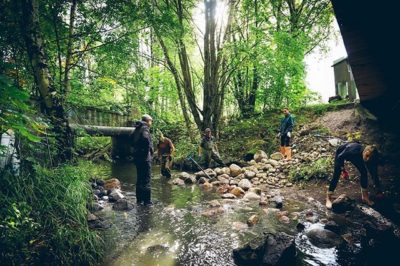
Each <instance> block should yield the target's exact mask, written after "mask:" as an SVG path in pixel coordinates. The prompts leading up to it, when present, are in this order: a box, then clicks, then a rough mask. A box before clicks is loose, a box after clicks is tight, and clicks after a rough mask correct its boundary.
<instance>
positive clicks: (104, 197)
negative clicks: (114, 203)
mask: <svg viewBox="0 0 400 266" xmlns="http://www.w3.org/2000/svg"><path fill="white" fill-rule="evenodd" d="M101 199H102V200H104V201H107V200H109V199H110V198H109V197H108V196H103V197H101Z"/></svg>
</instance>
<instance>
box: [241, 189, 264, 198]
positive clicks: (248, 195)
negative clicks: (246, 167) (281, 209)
mask: <svg viewBox="0 0 400 266" xmlns="http://www.w3.org/2000/svg"><path fill="white" fill-rule="evenodd" d="M260 198H261V197H260V195H257V194H256V193H254V192H251V191H249V192H247V193H246V194H245V195H244V197H243V199H246V200H260Z"/></svg>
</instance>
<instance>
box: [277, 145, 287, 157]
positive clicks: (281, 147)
mask: <svg viewBox="0 0 400 266" xmlns="http://www.w3.org/2000/svg"><path fill="white" fill-rule="evenodd" d="M279 152H280V153H282V155H283V157H285V155H286V154H285V147H283V146H280V147H279Z"/></svg>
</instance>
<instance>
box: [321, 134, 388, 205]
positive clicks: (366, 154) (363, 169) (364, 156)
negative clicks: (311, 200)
mask: <svg viewBox="0 0 400 266" xmlns="http://www.w3.org/2000/svg"><path fill="white" fill-rule="evenodd" d="M378 156H379V155H378V150H377V149H376V148H375V146H372V145H368V146H365V147H364V146H363V145H361V144H360V143H356V142H350V143H345V144H343V145H341V146H339V147H338V148H337V150H336V154H335V164H334V170H333V178H332V180H331V182H330V185H329V188H328V191H327V196H326V207H327V208H328V209H331V208H332V200H333V192H334V191H335V188H336V186H337V183H338V181H339V177H340V175H341V173H342V174H346V170H345V169H344V161H349V162H351V163H352V164H353V165H354V166H355V167H356V168H357V169H358V171H359V172H360V175H361V177H360V184H361V196H362V201H363V202H364V203H366V204H368V205H369V206H371V205H373V204H374V203H373V202H372V201H371V200H370V199H369V195H368V171H369V173H370V174H371V177H372V180H373V181H374V184H375V187H376V189H377V198H380V197H382V196H383V194H382V192H381V186H380V182H379V178H378Z"/></svg>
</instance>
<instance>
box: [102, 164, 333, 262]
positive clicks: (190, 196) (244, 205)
mask: <svg viewBox="0 0 400 266" xmlns="http://www.w3.org/2000/svg"><path fill="white" fill-rule="evenodd" d="M110 169H111V176H113V177H116V178H118V179H119V180H120V181H121V183H122V189H123V191H124V192H125V194H126V196H127V198H128V199H129V200H131V201H132V202H135V197H134V191H135V183H136V169H135V166H134V164H132V163H129V162H120V163H115V164H112V165H111V167H110ZM175 174H176V173H175ZM168 181H169V180H167V179H165V178H163V177H161V175H160V169H159V167H153V169H152V199H153V200H154V201H155V202H156V204H155V205H154V206H153V207H150V208H146V207H140V206H138V207H136V205H135V208H134V209H133V210H132V211H129V212H114V211H112V210H111V208H110V207H108V208H105V209H104V210H103V211H101V215H102V216H103V217H108V219H109V220H111V221H112V222H113V224H114V227H113V228H114V230H113V233H112V234H113V237H114V239H115V240H116V247H115V249H114V251H113V253H112V254H110V255H109V256H108V258H107V259H106V261H105V262H104V265H107V266H108V265H115V266H116V265H118V266H119V265H146V266H147V265H167V266H169V265H236V264H235V262H234V260H233V257H232V250H233V249H235V248H237V247H239V246H241V245H243V244H244V243H246V242H248V241H249V240H251V239H253V238H254V237H255V236H258V235H261V234H262V233H263V232H270V233H276V232H286V233H288V234H290V235H297V236H296V244H297V246H298V247H299V246H300V249H299V248H298V251H299V259H298V264H297V265H339V264H338V260H337V250H336V249H335V248H331V249H317V248H316V247H314V246H313V245H312V244H311V243H309V241H308V240H307V239H306V238H304V235H302V234H298V233H297V231H296V229H295V228H296V224H297V221H293V220H292V221H291V223H290V224H283V223H281V222H279V221H278V219H277V217H276V215H275V214H274V213H272V212H271V213H268V214H266V213H265V212H264V211H263V210H262V208H260V207H259V206H258V202H257V201H256V202H246V201H243V200H235V201H228V200H226V201H225V200H222V199H221V198H220V196H219V195H218V194H217V193H215V192H212V191H208V192H207V191H203V190H202V189H201V188H200V187H199V186H197V185H193V186H185V187H179V186H173V185H171V184H169V183H168ZM214 199H218V201H219V202H220V203H221V207H220V210H221V211H220V212H219V213H218V214H216V215H211V217H209V216H207V217H206V216H205V215H203V214H204V213H205V212H207V210H210V207H209V202H210V201H212V200H214ZM305 208H307V206H305V204H304V203H303V202H287V203H286V205H285V207H284V210H288V211H289V212H292V211H302V210H304V209H305ZM253 214H257V215H259V217H260V222H259V223H257V224H256V225H254V226H252V227H248V226H247V224H246V221H247V219H248V218H249V217H250V216H251V215H253Z"/></svg>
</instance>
